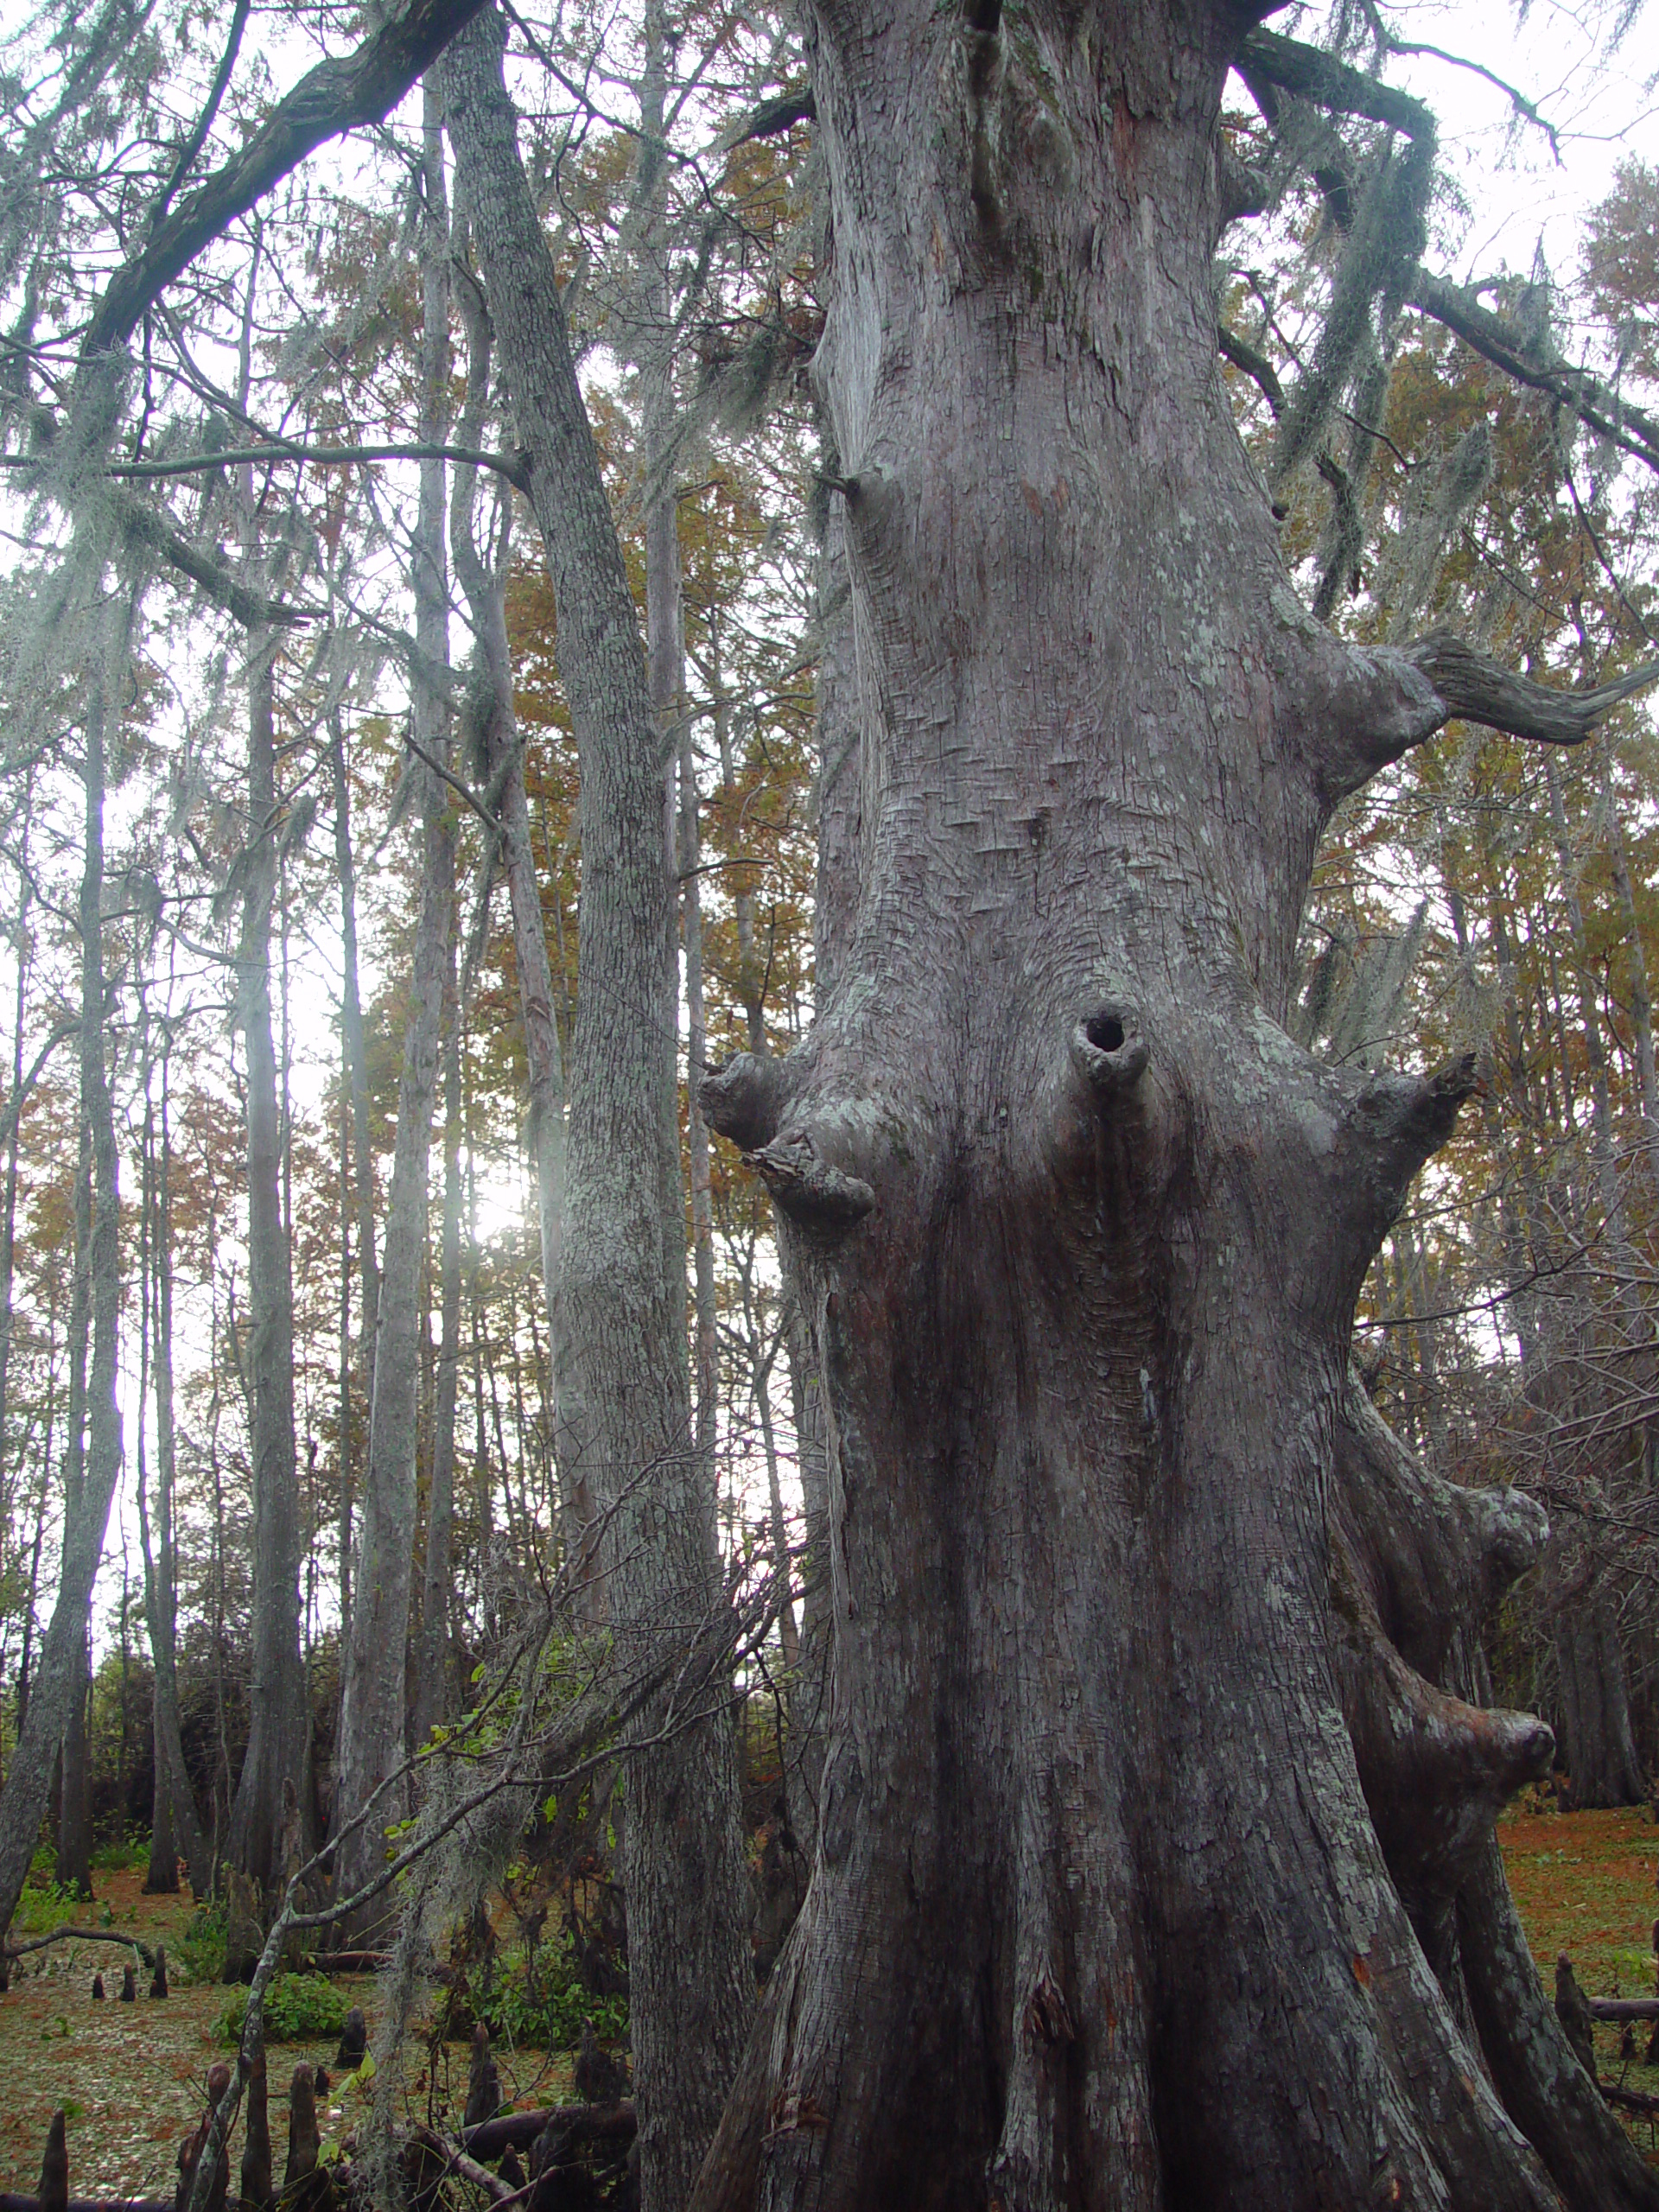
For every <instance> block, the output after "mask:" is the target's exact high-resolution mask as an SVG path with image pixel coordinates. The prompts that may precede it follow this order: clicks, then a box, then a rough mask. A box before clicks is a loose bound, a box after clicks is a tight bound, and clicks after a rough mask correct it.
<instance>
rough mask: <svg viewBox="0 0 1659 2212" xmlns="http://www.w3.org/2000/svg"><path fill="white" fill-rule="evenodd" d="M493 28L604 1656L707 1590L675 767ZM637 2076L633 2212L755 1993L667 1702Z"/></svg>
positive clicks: (460, 71)
mask: <svg viewBox="0 0 1659 2212" xmlns="http://www.w3.org/2000/svg"><path fill="white" fill-rule="evenodd" d="M501 55H502V29H501V24H500V20H499V16H496V15H495V14H494V13H493V10H492V11H489V12H486V14H484V15H482V16H480V17H479V18H478V19H477V20H476V21H475V22H474V24H473V25H472V26H470V27H469V29H468V30H467V33H466V34H465V35H462V36H461V38H459V39H458V40H457V41H455V43H454V46H453V47H452V48H450V50H449V53H448V54H447V55H446V57H445V61H444V67H443V83H444V92H445V103H446V112H447V117H448V127H449V132H450V137H451V141H452V143H453V144H454V149H455V160H456V170H457V176H458V179H459V180H460V181H461V185H462V187H463V188H464V189H465V192H466V196H467V207H468V211H469V214H470V217H471V220H472V224H473V230H474V244H475V247H476V251H477V254H478V258H479V263H480V271H481V274H482V277H483V281H484V288H485V290H486V295H487V297H488V301H489V306H490V311H491V315H492V316H493V322H494V328H495V336H496V342H497V344H498V346H499V349H500V354H501V361H502V365H503V369H504V372H505V378H506V383H507V387H508V390H509V391H510V393H511V395H512V407H513V413H514V416H515V418H516V423H517V428H518V442H519V445H520V446H521V448H523V449H524V453H525V454H526V456H527V467H528V469H529V474H530V483H531V501H532V505H533V506H534V508H535V512H536V517H537V522H538V523H539V524H540V526H541V531H542V536H543V542H544V543H545V546H546V550H547V558H548V568H549V572H550V576H551V580H552V583H553V591H554V597H555V601H556V607H557V612H558V624H559V639H558V652H559V672H560V677H561V679H562V681H563V686H564V690H565V694H566V696H567V698H568V699H569V702H570V709H571V715H572V720H573V722H574V726H575V736H576V743H577V747H578V749H579V753H580V756H581V761H582V794H581V813H580V821H581V834H582V973H581V986H580V991H579V995H578V1003H577V1009H576V1022H575V1035H574V1039H573V1041H572V1049H571V1062H570V1075H569V1081H570V1124H569V1152H568V1163H567V1183H566V1193H565V1219H564V1251H563V1277H562V1280H561V1282H560V1287H559V1313H560V1322H561V1326H560V1331H559V1340H560V1344H561V1348H562V1357H563V1373H562V1378H561V1379H562V1394H563V1395H562V1400H561V1405H560V1425H561V1440H562V1443H563V1454H564V1460H565V1464H566V1465H567V1466H569V1467H570V1468H572V1469H573V1470H575V1471H577V1472H578V1473H579V1474H580V1475H581V1476H583V1477H585V1478H587V1479H588V1481H589V1482H591V1484H592V1485H593V1488H594V1492H595V1495H596V1497H598V1498H599V1499H600V1500H601V1501H603V1502H605V1503H608V1504H610V1505H611V1506H612V1507H613V1509H614V1510H613V1513H612V1516H611V1518H610V1521H609V1522H608V1525H607V1543H606V1555H605V1570H606V1598H607V1610H608V1615H609V1618H610V1621H611V1624H612V1627H613V1633H614V1635H615V1637H616V1639H617V1643H618V1646H619V1649H625V1650H629V1649H631V1650H639V1651H644V1650H648V1649H650V1648H651V1645H652V1641H653V1639H654V1637H656V1636H657V1635H658V1634H659V1633H661V1631H662V1629H663V1627H664V1624H668V1623H671V1622H677V1623H680V1624H684V1623H688V1622H696V1621H700V1620H702V1619H703V1618H705V1617H706V1616H707V1615H708V1614H709V1612H710V1611H712V1610H713V1609H715V1608H716V1607H718V1606H719V1605H721V1603H722V1602H723V1601H722V1598H721V1587H720V1573H719V1562H718V1557H717V1553H716V1549H715V1526H714V1501H713V1498H712V1497H710V1496H709V1495H708V1494H707V1492H706V1491H705V1490H704V1488H703V1486H702V1484H700V1483H699V1482H698V1480H697V1470H696V1456H695V1453H694V1452H692V1450H691V1449H690V1405H689V1402H688V1400H689V1394H688V1389H687V1382H686V1369H685V1350H684V1337H683V1306H684V1292H683V1283H684V1274H683V1230H682V1229H681V1226H680V1224H681V1219H682V1217H681V1213H680V1198H679V1191H680V1174H679V1147H678V1143H677V1116H676V1113H675V1098H674V1090H675V1075H676V1068H675V1060H676V1033H677V1022H676V1006H675V994H674V990H673V924H674V897H673V886H672V883H671V879H670V873H669V856H668V853H667V850H666V841H665V837H664V774H665V772H666V770H667V767H668V766H669V762H670V760H671V751H670V748H669V747H668V745H667V743H666V742H665V741H664V738H663V735H662V734H661V732H660V731H659V729H658V727H657V723H656V719H655V716H654V715H653V713H652V702H651V693H650V690H649V687H648V684H647V681H646V672H645V662H644V658H643V656H642V654H641V652H640V649H639V628H638V624H637V620H636V616H635V613H634V608H633V603H632V597H631V594H630V593H629V590H628V584H627V576H626V569H625V568H624V565H623V561H622V555H621V549H620V545H619V543H618V542H617V537H616V531H615V528H614V525H613V522H612V519H611V514H610V510H609V507H608V505H607V500H606V497H605V489H604V485H603V482H602V480H601V474H600V468H599V460H598V454H597V453H596V451H595V448H594V441H593V435H592V432H591V430H590V429H589V426H588V419H587V415H586V412H585V410H584V408H583V405H582V395H581V391H580V390H579V388H578V386H577V384H576V379H575V369H574V366H573V365H572V361H571V358H570V350H569V337H568V334H567V332H566V329H565V324H564V315H563V304H562V302H561V300H560V297H559V292H558V286H557V283H556V277H555V274H554V270H553V262H552V256H551V254H550V251H549V248H548V245H547V242H546V239H545V238H544V237H543V233H542V231H541V227H540V225H539V223H538V221H537V215H536V210H535V206H534V203H533V201H532V200H531V194H530V190H529V187H528V185H527V182H526V181H525V178H524V169H523V167H522V165H521V163H520V161H519V158H518V148H517V145H516V143H515V129H516V118H515V117H514V114H513V111H512V105H511V103H510V102H509V100H508V99H507V96H506V92H505V85H504V82H503V76H502V59H501ZM670 1722H674V1723H678V1724H683V1725H682V1726H680V1731H679V1732H677V1733H676V1734H675V1735H673V1736H672V1738H671V1740H669V1741H668V1742H666V1743H664V1745H661V1746H660V1747H658V1748H656V1749H654V1750H653V1751H652V1753H651V1755H650V1756H649V1757H645V1758H639V1759H635V1760H633V1761H632V1762H631V1763H630V1764H629V1766H628V1770H627V1774H628V1780H627V1808H626V1827H625V1845H624V1848H625V1854H626V1857H625V1873H626V1885H627V1897H628V1934H629V1972H630V1983H631V1992H632V2018H633V2071H634V2084H635V2092H636V2097H637V2101H638V2103H639V2143H640V2152H641V2164H642V2177H643V2185H644V2201H645V2205H646V2207H647V2208H648V2212H666V2208H668V2207H671V2206H672V2207H675V2208H676V2212H677V2208H678V2206H679V2205H680V2204H682V2203H683V2200H684V2195H685V2191H686V2190H687V2188H688V2187H689V2185H690V2178H691V2176H692V2174H693V2173H694V2172H695V2171H696V2162H697V2159H698V2158H699V2157H700V2156H701V2153H702V2145H704V2144H705V2143H706V2142H707V2141H708V2139H709V2136H710V2135H711V2134H712V2133H713V2131H714V2128H715V2123H716V2121H717V2119H718V2116H719V2112H720V2107H721V2101H722V2099H723V2097H724V2095H725V2093H726V2089H727V2088H728V2083H729V2082H730V2080H731V2076H732V2074H733V2071H734V2068H735V2065H736V2062H737V2057H738V2054H739V2051H740V2050H741V2043H742V2037H743V2034H744V2031H745V2028H746V2025H747V2016H748V2012H749V2010H750V2008H751V2005H752V2001H753V1997H752V1976H751V1974H750V1969H749V1964H748V1958H747V1942H746V1940H745V1929H744V1924H743V1923H744V1907H745V1871H744V1866H743V1856H742V1847H741V1836H740V1834H739V1829H738V1823H737V1800H736V1789H735V1771H734V1746H733V1740H732V1729H731V1724H730V1718H729V1715H728V1713H727V1712H726V1711H725V1710H724V1709H723V1707H719V1706H716V1707H715V1708H714V1709H713V1710H712V1711H711V1712H709V1713H706V1714H701V1713H674V1711H673V1708H672V1703H671V1693H670V1694H669V1695H668V1697H667V1698H665V1699H660V1700H657V1701H655V1703H654V1704H653V1707H652V1709H651V1710H650V1711H649V1712H648V1713H646V1714H644V1715H642V1716H641V1717H640V1718H639V1719H638V1720H637V1721H635V1722H633V1723H632V1724H631V1725H630V1728H629V1730H628V1731H627V1732H626V1734H625V1738H624V1741H625V1743H626V1741H628V1740H630V1739H632V1740H634V1741H638V1740H639V1738H640V1737H641V1736H644V1735H648V1734H651V1733H652V1732H656V1731H658V1730H659V1729H661V1728H662V1727H663V1726H664V1725H665V1724H668V1723H670Z"/></svg>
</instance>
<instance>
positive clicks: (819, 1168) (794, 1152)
mask: <svg viewBox="0 0 1659 2212" xmlns="http://www.w3.org/2000/svg"><path fill="white" fill-rule="evenodd" d="M743 1157H744V1161H745V1164H746V1165H747V1166H750V1167H752V1168H753V1170H754V1172H755V1173H756V1174H757V1175H759V1176H760V1179H761V1181H762V1182H763V1183H764V1184H765V1185H766V1188H767V1190H768V1191H770V1192H771V1193H772V1198H773V1201H774V1203H775V1204H776V1205H777V1206H778V1208H779V1211H780V1212H782V1213H783V1214H785V1216H786V1217H788V1219H789V1220H791V1221H792V1222H793V1223H794V1224H796V1226H797V1227H798V1228H800V1229H811V1230H819V1231H821V1232H829V1233H839V1232H843V1231H845V1230H849V1229H852V1228H855V1226H856V1225H857V1224H858V1223H860V1222H861V1221H862V1220H863V1218H864V1217H865V1215H866V1214H867V1213H868V1212H869V1211H871V1209H872V1208H873V1207H874V1205H875V1192H874V1191H873V1190H872V1189H871V1187H870V1185H868V1183H867V1182H865V1181H864V1180H863V1179H862V1177H861V1176H858V1175H849V1174H848V1173H846V1172H845V1171H844V1169H842V1168H839V1167H833V1166H830V1164H829V1161H828V1160H821V1159H820V1158H819V1157H818V1155H817V1152H816V1151H815V1150H814V1148H813V1145H812V1140H811V1138H810V1136H807V1135H796V1136H786V1137H777V1138H774V1139H773V1141H772V1142H771V1143H770V1144H768V1145H764V1146H762V1147H761V1148H760V1150H759V1151H758V1152H749V1153H745V1154H744V1155H743Z"/></svg>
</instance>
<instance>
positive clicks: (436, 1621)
mask: <svg viewBox="0 0 1659 2212" xmlns="http://www.w3.org/2000/svg"><path fill="white" fill-rule="evenodd" d="M449 958H450V976H449V984H450V988H449V990H448V994H447V996H448V1027H447V1034H446V1036H445V1039H444V1052H443V1100H444V1117H443V1232H442V1254H441V1258H440V1262H439V1267H440V1292H439V1303H440V1306H441V1308H442V1319H441V1321H440V1324H439V1332H440V1333H439V1342H438V1387H437V1392H436V1404H435V1408H434V1412H433V1433H432V1480H431V1484H430V1487H429V1491H428V1494H427V1506H426V1575H425V1580H424V1583H423V1589H422V1598H421V1657H420V1666H419V1670H418V1673H417V1676H416V1692H415V1712H414V1720H413V1726H411V1728H410V1738H411V1748H418V1746H419V1745H422V1744H423V1743H424V1742H425V1741H426V1739H427V1738H428V1737H429V1735H430V1734H431V1732H432V1729H433V1726H434V1725H435V1723H436V1722H438V1721H441V1720H444V1719H448V1713H449V1671H450V1670H449V1651H450V1641H451V1637H450V1609H449V1587H450V1581H451V1569H450V1553H451V1549H452V1547H453V1543H454V1518H455V1398H456V1384H457V1382H458V1380H459V1376H460V1370H461V1009H460V1007H459V1005H458V1004H457V1003H456V1000H455V994H454V938H453V934H452V936H451V939H450V947H449Z"/></svg>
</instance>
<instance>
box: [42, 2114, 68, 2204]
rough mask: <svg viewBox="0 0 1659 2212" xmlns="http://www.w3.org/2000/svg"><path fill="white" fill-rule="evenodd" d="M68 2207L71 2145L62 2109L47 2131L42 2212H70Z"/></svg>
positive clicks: (53, 2116) (53, 2118)
mask: <svg viewBox="0 0 1659 2212" xmlns="http://www.w3.org/2000/svg"><path fill="white" fill-rule="evenodd" d="M68 2207H69V2143H68V2138H67V2133H66V2132H65V2127H64V2116H63V2110H62V2107H59V2109H58V2110H57V2111H56V2112H54V2113H53V2115H52V2125H51V2126H49V2127H48V2129H47V2131H46V2155H45V2157H44V2158H42V2159H41V2212H68Z"/></svg>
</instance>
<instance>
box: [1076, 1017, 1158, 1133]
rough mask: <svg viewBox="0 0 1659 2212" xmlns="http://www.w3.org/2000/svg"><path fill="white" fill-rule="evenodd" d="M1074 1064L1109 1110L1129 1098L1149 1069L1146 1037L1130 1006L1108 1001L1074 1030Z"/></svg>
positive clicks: (1101, 1105) (1103, 1105)
mask: <svg viewBox="0 0 1659 2212" xmlns="http://www.w3.org/2000/svg"><path fill="white" fill-rule="evenodd" d="M1148 1058H1149V1055H1148V1053H1147V1046H1146V1040H1145V1039H1144V1038H1142V1037H1141V1036H1140V1035H1139V1034H1137V1033H1136V1031H1135V1018H1134V1016H1133V1014H1131V1013H1130V1012H1129V1010H1128V1007H1122V1006H1119V1005H1117V1004H1116V1003H1114V1002H1111V1001H1108V1002H1107V1003H1106V1004H1104V1005H1103V1006H1098V1007H1096V1009H1095V1011H1094V1012H1093V1013H1092V1014H1090V1016H1089V1018H1088V1020H1086V1021H1080V1022H1079V1023H1078V1024H1077V1027H1076V1028H1075V1029H1074V1030H1073V1031H1072V1032H1071V1065H1072V1066H1073V1067H1074V1068H1075V1069H1076V1070H1077V1073H1078V1074H1079V1075H1080V1076H1081V1077H1083V1079H1084V1082H1085V1083H1086V1084H1088V1085H1089V1088H1090V1091H1091V1092H1092V1093H1093V1095H1094V1098H1095V1102H1096V1104H1097V1105H1098V1106H1099V1107H1100V1108H1101V1109H1103V1110H1105V1109H1109V1107H1110V1106H1112V1105H1113V1104H1115V1103H1116V1102H1117V1101H1118V1100H1120V1099H1122V1098H1126V1097H1127V1096H1128V1094H1129V1093H1130V1092H1131V1091H1132V1090H1134V1089H1135V1085H1136V1084H1138V1083H1139V1082H1140V1080H1141V1077H1142V1076H1143V1075H1144V1074H1145V1073H1146V1071H1147V1059H1148Z"/></svg>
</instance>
